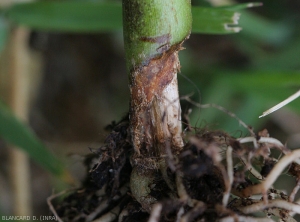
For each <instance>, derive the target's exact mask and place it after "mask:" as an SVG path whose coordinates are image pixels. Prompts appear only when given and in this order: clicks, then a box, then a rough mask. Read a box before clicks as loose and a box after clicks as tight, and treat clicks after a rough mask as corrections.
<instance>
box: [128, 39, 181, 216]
mask: <svg viewBox="0 0 300 222" xmlns="http://www.w3.org/2000/svg"><path fill="white" fill-rule="evenodd" d="M181 49H182V47H181V43H180V44H177V45H174V46H172V47H170V49H168V50H167V51H166V52H164V53H162V54H161V55H160V56H158V57H156V58H153V59H151V60H150V61H149V63H148V65H145V66H143V67H139V68H136V69H135V70H134V71H133V75H132V79H131V84H130V91H131V112H130V123H131V126H130V127H131V129H130V130H131V136H132V142H133V146H134V150H135V152H134V154H133V155H132V157H131V164H132V166H133V173H132V175H131V179H130V180H131V182H130V183H131V185H130V187H131V191H132V194H133V196H134V197H135V198H136V199H137V200H138V201H139V202H140V203H141V205H142V206H143V208H144V209H146V210H148V211H149V210H150V209H151V205H152V204H154V203H155V202H156V200H155V198H153V197H152V196H151V195H150V194H149V193H150V188H149V187H150V186H151V185H152V184H153V176H152V175H153V174H155V172H158V171H159V172H161V175H162V177H163V179H164V180H165V182H166V183H167V184H168V186H169V187H170V188H171V187H172V189H174V187H175V185H172V183H171V182H170V179H169V178H168V176H167V173H166V171H167V164H166V158H167V154H166V149H167V148H168V149H170V150H171V152H176V153H177V152H178V150H180V149H181V148H182V145H183V143H182V138H181V121H180V116H181V115H180V114H181V111H180V105H179V101H178V97H179V96H178V89H177V72H178V71H179V69H180V64H179V59H178V51H179V50H181ZM174 89H175V90H174ZM168 90H170V91H173V92H168ZM174 91H175V92H174ZM169 93H171V94H173V95H172V96H169V95H168V94H169ZM174 99H175V100H176V101H172V100H174ZM171 116H172V118H171ZM174 116H176V117H177V118H176V121H175V122H174V120H171V119H174ZM178 141H179V142H178ZM141 184H143V186H141ZM141 187H142V188H141Z"/></svg>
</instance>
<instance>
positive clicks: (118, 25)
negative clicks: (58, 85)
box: [6, 1, 246, 34]
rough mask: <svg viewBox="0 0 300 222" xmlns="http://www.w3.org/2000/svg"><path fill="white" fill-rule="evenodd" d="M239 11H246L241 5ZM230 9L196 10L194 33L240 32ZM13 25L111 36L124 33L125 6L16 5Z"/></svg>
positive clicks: (89, 3)
mask: <svg viewBox="0 0 300 222" xmlns="http://www.w3.org/2000/svg"><path fill="white" fill-rule="evenodd" d="M234 7H235V8H236V7H237V8H238V9H240V8H244V7H246V5H244V4H241V5H239V6H234ZM229 9H231V8H229V7H228V8H226V9H222V8H204V7H193V8H192V13H193V29H192V32H193V33H206V34H228V33H235V32H238V31H239V30H240V28H239V27H237V26H236V25H237V21H238V18H239V14H238V13H235V12H232V11H230V10H229ZM6 15H7V17H8V18H9V19H10V20H11V21H12V22H14V23H17V24H20V25H24V26H28V27H30V28H32V29H36V30H45V31H63V32H108V31H115V30H121V29H122V5H121V4H118V3H108V2H105V3H103V2H93V1H75V2H74V1H59V2H58V1H39V2H31V3H20V4H15V5H13V6H12V7H11V8H9V9H7V11H6Z"/></svg>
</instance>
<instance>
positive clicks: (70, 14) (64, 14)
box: [6, 1, 122, 32]
mask: <svg viewBox="0 0 300 222" xmlns="http://www.w3.org/2000/svg"><path fill="white" fill-rule="evenodd" d="M6 14H7V17H8V18H9V19H10V20H11V21H12V22H14V23H17V24H20V25H25V26H28V27H30V28H32V29H36V30H45V31H62V32H107V31H114V30H120V29H121V28H122V6H121V4H118V3H100V2H92V1H75V2H74V1H59V2H58V1H39V2H32V3H20V4H15V5H13V6H12V7H11V8H9V9H8V10H7V11H6Z"/></svg>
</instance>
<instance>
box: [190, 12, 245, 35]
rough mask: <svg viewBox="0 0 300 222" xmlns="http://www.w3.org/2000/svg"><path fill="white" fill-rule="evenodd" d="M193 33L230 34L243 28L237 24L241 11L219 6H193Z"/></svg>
mask: <svg viewBox="0 0 300 222" xmlns="http://www.w3.org/2000/svg"><path fill="white" fill-rule="evenodd" d="M192 14H193V27H192V32H193V33H205V34H230V33H236V32H239V31H240V30H241V28H240V27H238V26H237V24H238V20H239V16H240V14H239V13H236V12H232V11H230V10H226V9H219V8H204V7H192Z"/></svg>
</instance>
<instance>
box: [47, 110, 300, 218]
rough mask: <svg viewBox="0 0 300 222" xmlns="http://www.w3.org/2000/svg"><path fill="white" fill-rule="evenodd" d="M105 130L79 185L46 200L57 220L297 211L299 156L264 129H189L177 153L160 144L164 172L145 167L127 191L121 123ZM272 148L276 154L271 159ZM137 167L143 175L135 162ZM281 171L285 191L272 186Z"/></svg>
mask: <svg viewBox="0 0 300 222" xmlns="http://www.w3.org/2000/svg"><path fill="white" fill-rule="evenodd" d="M211 106H212V107H214V105H211ZM203 107H208V105H203ZM215 107H217V106H215ZM223 111H224V110H223ZM229 114H230V113H229ZM230 115H231V114H230ZM231 116H232V115H231ZM239 121H241V120H239ZM244 125H246V124H244ZM186 127H187V128H192V127H191V126H186ZM111 129H112V131H111V133H110V134H109V136H108V137H107V139H106V141H105V142H106V145H104V146H103V147H100V148H99V149H98V150H97V151H94V152H93V153H92V154H90V155H89V156H88V157H87V158H86V161H85V163H86V166H87V171H88V176H87V178H86V180H85V181H84V183H83V184H82V187H81V188H79V189H76V190H73V191H66V192H65V193H67V196H66V197H65V198H64V201H63V202H61V203H59V204H58V205H56V206H55V207H53V206H52V202H53V200H52V199H53V198H54V197H57V196H53V197H52V198H51V197H50V198H51V200H52V202H51V201H50V200H49V205H50V206H51V209H52V211H53V213H54V214H55V216H57V218H58V219H59V221H99V222H100V221H104V222H106V221H120V222H125V221H126V222H129V221H130V222H132V221H150V222H158V221H180V222H185V221H223V222H224V221H277V220H278V219H281V220H282V221H296V220H295V219H293V216H294V215H295V214H299V213H300V206H299V205H298V201H297V200H295V196H296V194H297V192H298V190H299V188H300V183H299V181H300V180H299V176H300V173H299V172H300V165H299V163H300V161H299V157H300V150H294V151H291V150H289V149H288V148H287V147H286V146H285V145H283V144H282V143H281V142H280V141H278V140H277V139H275V138H272V137H270V136H269V134H268V131H267V130H262V131H261V132H258V134H255V135H253V131H252V129H251V128H249V130H250V131H251V132H250V136H248V137H241V138H234V137H232V136H230V135H229V134H227V133H225V132H223V131H211V130H209V129H207V128H201V129H199V128H192V129H193V131H191V132H189V133H186V134H184V135H182V136H183V141H186V142H184V146H183V148H182V150H181V151H180V152H179V153H178V154H175V153H172V152H171V149H170V147H169V146H168V143H166V144H165V145H166V147H165V148H166V150H167V151H166V153H167V154H166V155H165V156H164V157H163V158H164V159H165V160H166V166H165V169H166V170H165V171H163V170H161V169H160V167H157V168H156V170H153V169H152V170H150V171H149V177H148V178H146V179H141V178H139V177H138V176H136V177H135V176H134V177H135V178H136V179H141V180H137V181H135V183H136V185H135V187H134V186H131V183H132V181H131V180H132V174H137V172H134V171H136V168H135V166H136V165H135V164H132V163H131V162H132V155H134V153H135V150H134V148H133V144H132V142H131V139H130V135H131V133H130V129H129V120H128V117H126V118H124V119H123V120H121V121H120V122H118V123H113V124H112V125H111ZM272 150H278V151H279V152H280V153H281V155H279V157H277V158H276V157H274V156H271V151H272ZM160 158H162V157H160ZM160 158H159V157H153V158H152V161H153V163H156V164H157V166H159V161H158V160H159V159H160ZM145 164H146V165H145V170H146V171H147V167H148V166H147V164H149V163H147V161H145ZM139 167H140V168H141V169H143V164H142V162H139ZM283 172H285V173H287V174H289V175H290V176H292V177H294V178H295V184H296V185H295V188H294V189H293V190H292V191H291V192H290V193H286V192H285V191H281V190H278V189H276V187H274V182H275V181H276V180H277V178H278V177H279V176H280V175H281V174H282V173H283ZM130 178H131V179H130ZM133 188H135V189H136V190H132V189H133ZM133 193H134V195H133ZM143 195H145V196H143ZM136 197H138V199H137V198H136ZM255 213H260V214H258V216H255ZM261 213H263V214H261ZM276 218H277V219H276Z"/></svg>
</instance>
